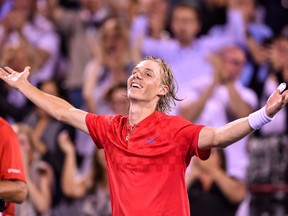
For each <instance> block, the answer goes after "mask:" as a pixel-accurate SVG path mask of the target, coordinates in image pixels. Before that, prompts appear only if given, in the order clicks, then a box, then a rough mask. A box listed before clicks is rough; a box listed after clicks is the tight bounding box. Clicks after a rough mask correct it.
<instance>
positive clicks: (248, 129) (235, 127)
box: [198, 83, 288, 149]
mask: <svg viewBox="0 0 288 216" xmlns="http://www.w3.org/2000/svg"><path fill="white" fill-rule="evenodd" d="M285 87H286V84H285V83H282V84H280V85H279V87H278V89H277V90H276V91H274V92H273V93H272V94H271V96H270V97H269V99H268V100H267V103H266V106H265V107H263V108H262V109H261V110H258V111H256V112H255V113H252V114H251V115H249V117H244V118H240V119H237V120H235V121H232V122H230V123H229V124H227V125H225V126H223V127H220V128H212V127H204V128H203V129H202V130H201V132H200V134H199V141H198V147H199V149H208V148H213V147H218V148H219V147H220V148H224V147H226V146H228V145H230V144H232V143H234V142H236V141H238V140H240V139H242V138H243V137H245V136H247V135H249V134H251V133H252V132H254V131H255V130H256V129H258V128H260V127H261V126H262V125H264V124H265V123H268V122H269V121H270V120H271V118H273V117H274V116H275V115H276V113H277V112H279V110H281V109H282V108H283V107H284V106H285V105H286V104H287V102H288V91H287V90H286V91H284V89H285ZM283 91H284V92H283ZM281 92H283V93H281Z"/></svg>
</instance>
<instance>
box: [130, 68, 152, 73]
mask: <svg viewBox="0 0 288 216" xmlns="http://www.w3.org/2000/svg"><path fill="white" fill-rule="evenodd" d="M144 69H145V70H148V71H150V72H152V73H153V74H154V71H153V70H152V69H150V68H147V67H146V68H144ZM134 70H138V71H139V70H140V69H139V68H138V67H135V68H133V70H132V71H134Z"/></svg>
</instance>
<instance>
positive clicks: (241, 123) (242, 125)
mask: <svg viewBox="0 0 288 216" xmlns="http://www.w3.org/2000/svg"><path fill="white" fill-rule="evenodd" d="M252 132H254V129H252V128H251V127H250V125H249V123H248V117H245V118H241V119H237V120H235V121H233V122H230V123H229V124H226V125H225V126H223V127H220V128H212V127H204V128H203V129H202V130H201V131H200V134H199V141H198V147H199V149H208V148H213V147H216V148H225V147H227V146H229V145H231V144H233V143H235V142H236V141H238V140H240V139H242V138H243V137H245V136H247V135H249V134H251V133H252Z"/></svg>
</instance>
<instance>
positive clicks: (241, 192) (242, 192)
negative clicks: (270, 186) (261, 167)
mask: <svg viewBox="0 0 288 216" xmlns="http://www.w3.org/2000/svg"><path fill="white" fill-rule="evenodd" d="M236 191H237V192H236ZM245 196H246V188H245V185H244V184H243V183H239V185H238V187H237V190H235V194H234V196H232V197H231V198H230V201H231V202H232V203H234V204H240V203H241V202H242V201H243V200H244V198H245Z"/></svg>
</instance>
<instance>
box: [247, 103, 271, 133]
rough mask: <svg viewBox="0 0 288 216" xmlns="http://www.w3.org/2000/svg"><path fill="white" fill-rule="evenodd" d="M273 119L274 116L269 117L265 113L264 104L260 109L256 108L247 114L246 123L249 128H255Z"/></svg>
mask: <svg viewBox="0 0 288 216" xmlns="http://www.w3.org/2000/svg"><path fill="white" fill-rule="evenodd" d="M273 119H274V117H273V118H270V117H269V116H268V115H267V114H266V106H264V107H262V108H261V109H260V110H257V111H256V112H253V113H251V114H250V115H249V116H248V123H249V125H250V127H251V128H253V129H255V130H257V129H259V128H260V127H262V126H263V125H265V124H267V123H269V122H271V121H272V120H273Z"/></svg>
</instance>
